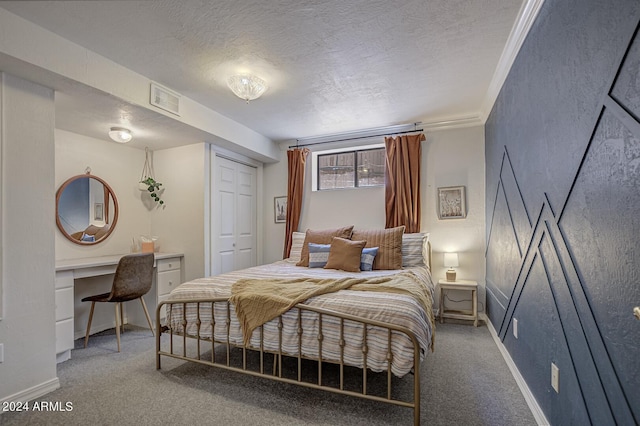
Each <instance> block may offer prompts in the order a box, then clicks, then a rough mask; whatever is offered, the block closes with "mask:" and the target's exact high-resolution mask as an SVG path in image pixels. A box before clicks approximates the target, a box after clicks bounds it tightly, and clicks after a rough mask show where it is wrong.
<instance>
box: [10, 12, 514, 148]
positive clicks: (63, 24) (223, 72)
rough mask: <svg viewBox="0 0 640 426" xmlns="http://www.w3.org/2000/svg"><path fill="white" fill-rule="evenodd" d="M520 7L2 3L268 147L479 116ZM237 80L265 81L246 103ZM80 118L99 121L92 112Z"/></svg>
mask: <svg viewBox="0 0 640 426" xmlns="http://www.w3.org/2000/svg"><path fill="white" fill-rule="evenodd" d="M521 5H522V0H406V1H389V0H384V1H372V0H339V1H333V0H329V1H327V0H322V1H320V0H316V1H312V0H269V1H267V0H263V1H250V0H218V1H215V2H213V1H205V0H186V1H177V0H175V1H169V0H156V1H26V2H23V1H3V2H1V3H0V7H3V8H5V9H7V10H9V11H10V12H12V13H15V14H17V15H19V16H21V17H23V18H25V19H27V20H29V21H31V22H33V23H35V24H37V25H39V26H41V27H44V28H46V29H48V30H50V31H52V32H54V33H56V34H58V35H60V36H62V37H64V38H66V39H68V40H70V41H73V42H75V43H77V44H79V45H82V46H84V47H86V48H87V49H89V50H92V51H94V52H96V53H98V54H100V55H102V56H105V57H107V58H109V59H111V60H113V61H114V62H117V63H119V64H121V65H123V66H125V67H127V68H129V69H131V70H133V71H136V72H138V73H140V74H142V75H144V76H146V77H148V78H150V79H151V80H154V81H157V82H159V83H161V84H163V85H165V86H167V87H169V88H171V89H173V90H174V91H177V92H179V93H180V94H182V95H183V96H187V97H189V98H191V99H193V100H195V101H197V102H199V103H201V104H202V105H204V106H207V107H209V108H211V109H213V110H215V111H217V112H219V113H220V114H222V115H225V116H227V117H229V118H231V119H233V120H235V121H237V122H239V123H241V124H244V125H245V126H247V127H249V128H251V129H253V130H255V131H257V132H259V133H261V134H263V135H265V136H267V137H269V138H271V139H273V140H276V141H279V140H287V139H295V138H301V137H310V136H317V135H326V134H332V133H339V132H347V131H357V130H361V129H368V128H374V127H382V126H388V125H395V124H403V123H411V122H416V121H423V122H437V121H441V120H451V119H461V118H468V117H471V116H477V115H478V112H479V110H480V107H481V105H482V102H483V99H484V97H485V95H486V93H487V89H488V87H489V84H490V82H491V79H492V77H493V74H494V72H495V69H496V65H497V63H498V60H499V58H500V55H501V53H502V50H503V48H504V46H505V43H506V41H507V38H508V36H509V33H510V31H511V28H512V27H513V25H514V22H515V20H516V17H517V15H518V11H519V10H520V7H521ZM239 71H248V72H251V73H253V74H255V75H257V76H259V77H261V78H263V79H264V80H266V81H267V83H268V85H269V86H270V87H269V90H268V91H267V92H266V94H265V95H263V97H262V98H260V99H258V100H255V101H252V102H251V103H250V104H248V105H247V104H246V103H245V102H244V101H242V100H240V99H238V98H236V97H235V96H234V95H233V94H232V93H231V91H230V90H229V89H228V88H227V86H226V83H225V82H226V79H227V78H228V77H229V76H230V75H232V74H235V73H237V72H239ZM62 100H63V101H62V102H61V107H60V108H61V110H60V111H57V112H56V113H57V115H58V116H59V120H60V122H61V123H62V122H65V118H64V113H65V111H67V110H68V112H69V113H71V111H72V110H73V108H74V105H75V108H76V109H77V105H80V104H82V103H83V102H84V103H88V102H90V101H88V100H84V101H81V100H77V102H79V103H74V100H73V99H64V97H63V98H62ZM83 108H84V109H85V110H86V111H88V110H91V108H87V105H85V106H84V107H83ZM76 113H77V111H76ZM85 115H86V116H85V117H84V119H85V120H89V121H90V120H92V119H99V117H100V111H99V110H96V111H95V112H94V113H92V114H89V113H87V114H85ZM76 119H77V116H76ZM76 119H74V120H69V119H67V120H66V121H67V122H77V120H76ZM69 126H70V125H69ZM69 126H67V125H63V127H69ZM71 130H72V129H71ZM195 136H197V135H195Z"/></svg>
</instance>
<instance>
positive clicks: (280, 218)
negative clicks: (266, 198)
mask: <svg viewBox="0 0 640 426" xmlns="http://www.w3.org/2000/svg"><path fill="white" fill-rule="evenodd" d="M273 209H274V212H273V214H274V216H273V217H274V218H275V222H276V223H285V222H286V221H287V197H286V196H283V197H274V198H273Z"/></svg>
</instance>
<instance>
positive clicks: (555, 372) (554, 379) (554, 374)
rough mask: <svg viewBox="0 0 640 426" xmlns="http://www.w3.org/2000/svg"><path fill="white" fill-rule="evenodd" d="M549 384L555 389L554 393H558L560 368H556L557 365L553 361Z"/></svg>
mask: <svg viewBox="0 0 640 426" xmlns="http://www.w3.org/2000/svg"><path fill="white" fill-rule="evenodd" d="M551 386H552V387H553V389H554V390H555V391H556V393H560V391H559V387H560V370H559V369H558V366H557V365H555V364H554V363H553V362H552V363H551Z"/></svg>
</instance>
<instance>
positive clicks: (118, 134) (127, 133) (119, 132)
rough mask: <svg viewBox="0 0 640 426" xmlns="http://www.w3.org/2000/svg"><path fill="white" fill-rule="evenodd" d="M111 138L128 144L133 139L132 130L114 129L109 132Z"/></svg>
mask: <svg viewBox="0 0 640 426" xmlns="http://www.w3.org/2000/svg"><path fill="white" fill-rule="evenodd" d="M109 137H110V138H111V139H112V140H113V141H114V142H118V143H127V142H129V141H130V140H131V138H133V135H132V134H131V130H129V129H125V128H124V127H112V128H111V130H109Z"/></svg>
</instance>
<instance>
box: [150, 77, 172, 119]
mask: <svg viewBox="0 0 640 426" xmlns="http://www.w3.org/2000/svg"><path fill="white" fill-rule="evenodd" d="M149 102H150V103H151V105H154V106H157V107H158V108H162V109H163V110H165V111H168V112H170V113H172V114H175V115H180V95H179V94H177V93H176V92H174V91H172V90H169V89H167V88H166V87H162V86H160V85H159V84H158V83H151V96H150V99H149Z"/></svg>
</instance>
